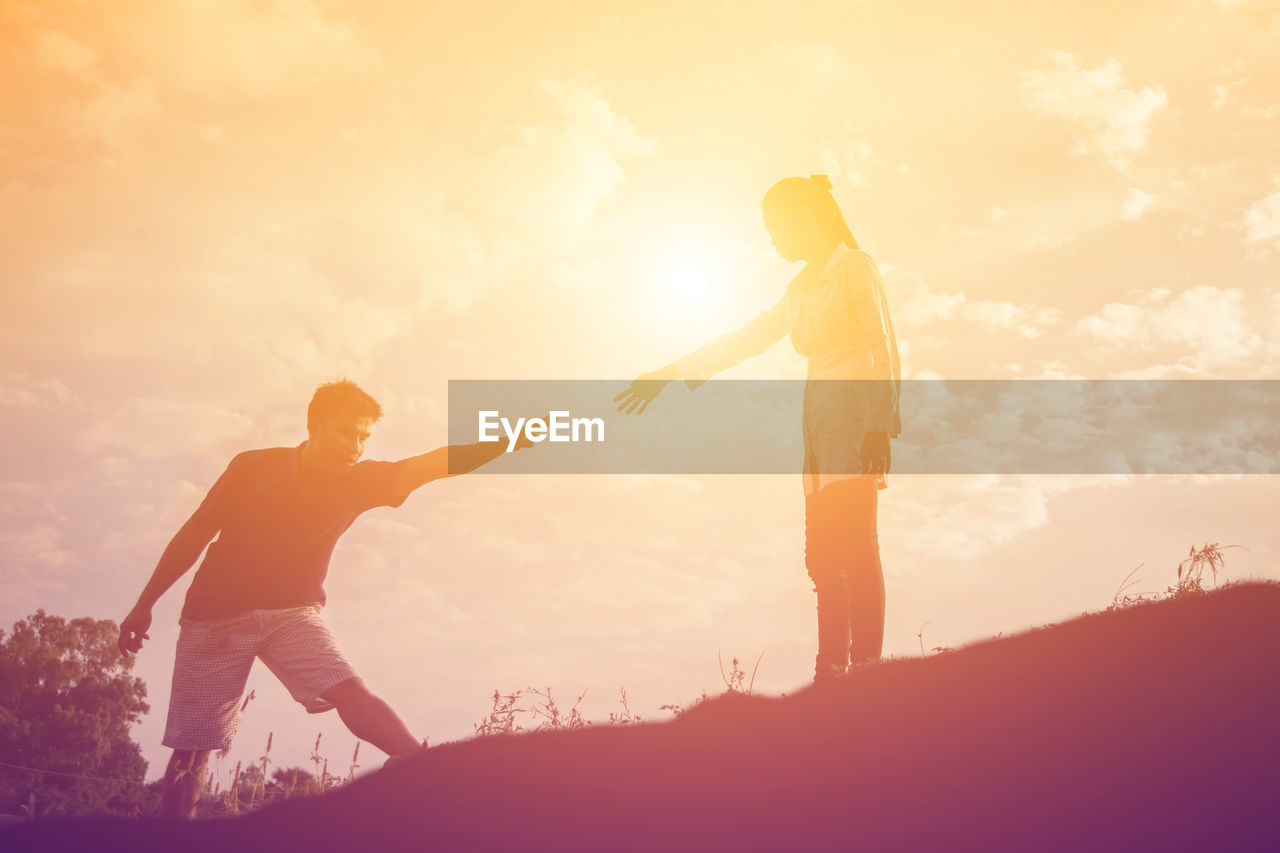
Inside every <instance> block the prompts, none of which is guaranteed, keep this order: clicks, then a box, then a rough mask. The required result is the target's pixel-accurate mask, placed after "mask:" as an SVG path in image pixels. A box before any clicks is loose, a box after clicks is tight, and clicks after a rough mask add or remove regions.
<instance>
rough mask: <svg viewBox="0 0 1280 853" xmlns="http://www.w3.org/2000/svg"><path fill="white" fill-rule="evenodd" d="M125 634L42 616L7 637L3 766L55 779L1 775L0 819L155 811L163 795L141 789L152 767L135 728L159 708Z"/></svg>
mask: <svg viewBox="0 0 1280 853" xmlns="http://www.w3.org/2000/svg"><path fill="white" fill-rule="evenodd" d="M118 635H119V630H118V628H117V627H116V624H115V623H114V622H112V621H110V620H106V619H103V620H94V619H89V618H81V619H72V620H71V621H67V620H66V619H63V618H62V617H60V616H51V615H48V614H46V613H45V612H44V611H43V610H37V611H36V612H35V613H34V614H33V615H31V616H29V617H27V618H26V619H22V620H19V621H18V622H17V623H15V624H14V626H13V631H12V632H11V633H9V634H8V635H6V634H5V632H4V631H3V630H0V762H5V763H8V764H16V765H22V766H24V767H34V768H40V769H41V770H43V771H47V772H38V773H37V772H31V771H25V770H14V769H12V768H7V767H0V812H7V813H9V814H19V813H27V814H31V813H32V812H33V811H34V814H36V815H45V814H95V813H97V814H108V813H115V814H136V813H138V812H139V811H144V810H146V807H145V804H146V803H147V801H148V800H149V799H150V798H152V797H153V796H154V791H152V790H149V789H147V788H144V786H143V784H142V782H143V777H144V774H145V773H146V769H147V762H146V761H145V760H144V759H143V757H142V751H141V749H140V748H139V746H138V744H136V743H135V742H134V741H133V740H132V739H131V738H130V736H129V730H130V727H131V726H132V725H133V724H134V723H136V722H138V720H140V719H141V718H142V715H143V714H145V713H147V711H149V710H150V707H149V706H148V705H147V703H146V696H147V688H146V685H145V684H144V683H143V682H142V679H140V678H136V677H134V676H132V675H131V674H130V670H131V669H132V668H133V659H132V658H129V657H126V656H124V655H122V654H121V653H120V651H119V650H118V649H117V648H116V638H117V637H118ZM60 774H67V775H60ZM90 776H92V777H99V778H98V779H87V778H83V777H90ZM103 779H108V780H122V781H102V780H103Z"/></svg>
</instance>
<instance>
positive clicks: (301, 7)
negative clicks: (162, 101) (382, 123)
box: [109, 0, 378, 99]
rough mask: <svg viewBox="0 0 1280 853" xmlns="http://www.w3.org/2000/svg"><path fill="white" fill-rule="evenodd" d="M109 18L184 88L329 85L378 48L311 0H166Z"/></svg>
mask: <svg viewBox="0 0 1280 853" xmlns="http://www.w3.org/2000/svg"><path fill="white" fill-rule="evenodd" d="M144 5H145V6H146V7H147V9H146V11H145V13H142V14H136V15H131V16H128V26H127V27H126V26H123V25H110V26H109V29H110V30H111V31H113V34H114V36H115V37H116V38H117V39H118V40H119V44H120V46H121V47H122V48H123V50H125V51H127V52H128V53H129V54H131V55H132V56H133V57H134V58H135V61H137V62H138V64H139V65H140V67H141V68H140V70H142V71H143V72H144V73H146V74H148V75H149V76H152V77H154V78H155V79H157V80H159V81H160V82H161V84H162V85H164V86H165V87H167V88H172V89H174V90H176V91H178V92H180V93H183V94H188V95H197V96H202V97H209V98H227V97H249V98H257V99H262V98H272V97H279V96H283V95H285V94H286V93H288V92H290V91H292V90H297V89H323V88H324V87H325V86H326V85H331V84H332V83H333V82H334V81H335V80H337V79H340V78H342V77H344V76H348V75H351V74H359V73H361V72H364V71H367V70H368V69H370V68H371V67H373V66H374V65H375V64H376V62H377V60H378V52H377V51H376V50H375V49H374V48H373V47H372V46H371V45H370V43H369V41H368V40H367V39H366V38H365V37H364V35H363V34H362V33H360V32H359V31H358V30H357V29H356V28H355V27H353V26H352V25H351V24H350V23H348V22H345V21H342V20H340V19H338V18H336V17H333V16H330V15H328V14H326V12H325V11H324V10H323V9H321V8H320V7H319V6H318V5H317V4H316V3H313V2H310V0H265V2H254V0H189V2H183V3H170V2H164V0H157V2H153V3H146V4H144Z"/></svg>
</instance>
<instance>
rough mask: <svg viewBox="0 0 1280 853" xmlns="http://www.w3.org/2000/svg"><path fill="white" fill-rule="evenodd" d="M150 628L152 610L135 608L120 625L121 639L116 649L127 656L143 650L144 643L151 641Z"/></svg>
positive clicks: (117, 642)
mask: <svg viewBox="0 0 1280 853" xmlns="http://www.w3.org/2000/svg"><path fill="white" fill-rule="evenodd" d="M150 627H151V609H150V608H139V607H135V608H133V609H132V610H130V611H129V615H128V616H126V617H124V621H123V622H121V623H120V639H119V640H117V641H116V648H118V649H120V653H121V654H125V655H131V654H135V653H137V652H138V651H140V650H141V649H142V641H143V640H150V639H151V635H150V634H148V633H147V630H148V629H149V628H150Z"/></svg>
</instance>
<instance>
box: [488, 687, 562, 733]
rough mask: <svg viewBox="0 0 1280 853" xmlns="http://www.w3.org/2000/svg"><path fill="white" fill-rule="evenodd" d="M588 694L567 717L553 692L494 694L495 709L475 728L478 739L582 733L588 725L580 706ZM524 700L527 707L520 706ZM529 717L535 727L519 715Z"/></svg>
mask: <svg viewBox="0 0 1280 853" xmlns="http://www.w3.org/2000/svg"><path fill="white" fill-rule="evenodd" d="M586 695H587V694H586V693H583V694H581V695H580V696H578V698H577V699H576V700H574V703H573V706H572V707H570V708H569V712H568V714H565V713H564V712H563V711H561V710H560V706H559V705H558V704H557V703H556V700H555V697H554V696H552V694H551V688H550V687H548V688H547V689H546V690H545V691H544V690H538V689H536V688H533V687H526V688H525V689H524V690H517V691H515V692H514V693H507V694H503V693H501V692H500V691H497V690H495V691H493V697H492V698H493V707H492V708H491V709H490V710H489V714H488V716H486V717H485V718H484V719H483V720H481V721H480V722H479V723H476V724H474V726H473V728H474V729H475V732H476V735H477V736H487V735H509V734H516V733H518V732H528V731H533V732H536V731H542V730H544V729H580V728H583V727H584V726H586V725H587V721H586V719H585V718H584V717H583V716H582V712H581V711H580V710H579V709H578V706H579V705H581V704H582V700H583V698H584V697H585V696H586ZM521 700H528V701H529V704H528V705H527V706H521V705H520V704H519V703H520V701H521ZM522 714H523V715H526V716H527V717H528V718H529V720H530V721H531V722H532V725H526V724H524V723H522V722H521V719H520V715H522Z"/></svg>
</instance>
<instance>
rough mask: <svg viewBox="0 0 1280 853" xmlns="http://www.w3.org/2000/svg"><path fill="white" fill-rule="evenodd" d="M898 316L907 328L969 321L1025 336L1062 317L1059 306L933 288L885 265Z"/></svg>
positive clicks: (894, 308)
mask: <svg viewBox="0 0 1280 853" xmlns="http://www.w3.org/2000/svg"><path fill="white" fill-rule="evenodd" d="M882 270H883V272H884V274H885V276H886V280H887V283H888V287H887V291H888V295H889V301H890V305H891V309H892V313H893V315H894V317H901V318H902V319H901V320H898V321H896V322H898V323H899V324H900V325H901V326H902V327H903V328H912V329H920V328H922V327H924V326H926V325H928V324H930V323H934V322H938V321H952V322H960V323H969V324H972V325H976V326H982V327H985V328H988V329H1006V330H1010V331H1016V332H1017V333H1018V334H1019V335H1020V336H1022V337H1024V338H1035V337H1038V336H1039V335H1040V332H1041V331H1042V330H1043V329H1044V328H1046V327H1048V326H1052V325H1055V324H1056V323H1057V322H1058V321H1059V320H1060V319H1062V312H1061V311H1060V310H1059V309H1057V308H1048V307H1043V306H1039V305H1032V304H1018V303H1013V302H1003V301H997V300H991V299H980V300H970V299H968V298H967V297H966V296H965V295H964V294H963V293H958V292H939V291H935V290H933V289H931V288H930V287H929V285H928V284H926V283H925V281H924V278H923V277H922V276H919V275H913V274H909V273H903V272H900V271H898V270H895V269H894V268H893V267H891V266H889V265H885V266H884V267H883V268H882Z"/></svg>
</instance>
